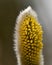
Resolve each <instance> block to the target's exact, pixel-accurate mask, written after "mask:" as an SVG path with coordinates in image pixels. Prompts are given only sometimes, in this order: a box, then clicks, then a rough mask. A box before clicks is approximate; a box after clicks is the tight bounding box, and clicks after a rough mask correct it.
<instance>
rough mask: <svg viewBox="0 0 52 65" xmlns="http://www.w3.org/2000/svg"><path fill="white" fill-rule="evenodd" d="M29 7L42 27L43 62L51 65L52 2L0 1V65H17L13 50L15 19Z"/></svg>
mask: <svg viewBox="0 0 52 65" xmlns="http://www.w3.org/2000/svg"><path fill="white" fill-rule="evenodd" d="M29 5H30V6H31V7H32V8H33V9H34V10H35V11H36V12H37V14H38V19H39V22H40V24H41V25H42V27H43V31H44V34H43V43H44V49H43V54H44V62H45V65H52V0H0V65H17V60H16V56H15V53H14V50H13V44H14V42H13V34H14V27H15V22H16V17H17V16H18V14H19V12H20V11H21V10H24V9H25V8H27V7H28V6H29Z"/></svg>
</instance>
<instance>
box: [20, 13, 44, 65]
mask: <svg viewBox="0 0 52 65" xmlns="http://www.w3.org/2000/svg"><path fill="white" fill-rule="evenodd" d="M42 32H43V31H42V27H41V25H40V24H39V23H38V22H37V20H36V19H35V18H34V17H33V16H31V15H29V14H28V15H26V16H25V17H24V20H23V21H22V23H21V24H20V27H19V35H20V37H19V38H20V40H19V42H20V43H21V44H20V47H19V48H20V54H21V61H22V65H39V60H40V55H39V54H40V49H42V47H43V44H42Z"/></svg>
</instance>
